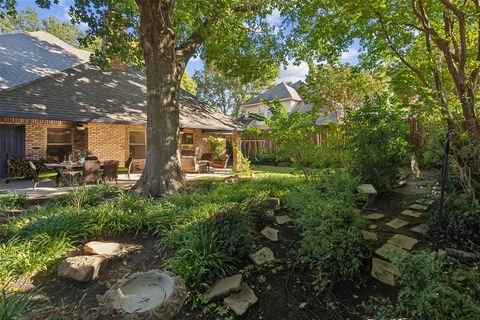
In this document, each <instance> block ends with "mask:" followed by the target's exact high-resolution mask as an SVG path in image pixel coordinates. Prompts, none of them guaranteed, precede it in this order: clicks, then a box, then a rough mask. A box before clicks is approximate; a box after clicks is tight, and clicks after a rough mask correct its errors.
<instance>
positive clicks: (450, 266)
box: [377, 251, 480, 320]
mask: <svg viewBox="0 0 480 320" xmlns="http://www.w3.org/2000/svg"><path fill="white" fill-rule="evenodd" d="M395 264H396V265H397V266H398V269H399V278H398V283H399V287H400V292H399V294H398V298H397V302H396V304H395V306H391V309H390V314H388V313H386V312H385V308H381V310H383V312H382V313H383V314H381V315H377V318H379V319H391V318H392V317H393V318H399V317H400V318H402V317H408V318H412V319H472V320H473V319H478V318H479V317H480V305H479V304H478V300H477V298H478V295H479V293H480V286H479V280H480V276H479V275H480V273H479V271H478V267H473V268H467V267H464V266H461V265H459V264H458V262H455V261H453V260H446V259H445V258H442V257H440V258H438V259H437V258H435V257H434V256H432V255H431V254H429V253H427V252H425V251H423V252H418V253H415V254H411V255H406V256H405V257H404V258H402V259H398V260H397V261H395Z"/></svg>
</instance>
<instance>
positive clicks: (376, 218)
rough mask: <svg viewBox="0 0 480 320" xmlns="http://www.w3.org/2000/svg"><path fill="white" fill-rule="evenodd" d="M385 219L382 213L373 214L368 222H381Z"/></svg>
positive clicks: (369, 216)
mask: <svg viewBox="0 0 480 320" xmlns="http://www.w3.org/2000/svg"><path fill="white" fill-rule="evenodd" d="M383 218H385V215H384V214H381V213H371V214H369V215H368V216H367V219H368V220H380V219H383Z"/></svg>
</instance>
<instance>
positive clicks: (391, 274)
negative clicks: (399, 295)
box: [371, 258, 398, 286]
mask: <svg viewBox="0 0 480 320" xmlns="http://www.w3.org/2000/svg"><path fill="white" fill-rule="evenodd" d="M371 274H372V277H374V278H375V279H377V280H378V281H380V282H383V283H385V284H388V285H390V286H395V284H396V282H395V275H397V274H398V270H397V268H396V267H395V266H394V265H392V264H391V263H389V262H387V261H385V260H382V259H378V258H373V259H372V273H371Z"/></svg>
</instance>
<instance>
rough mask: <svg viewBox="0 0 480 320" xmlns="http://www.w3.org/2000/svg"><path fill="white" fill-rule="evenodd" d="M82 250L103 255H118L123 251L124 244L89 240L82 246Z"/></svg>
mask: <svg viewBox="0 0 480 320" xmlns="http://www.w3.org/2000/svg"><path fill="white" fill-rule="evenodd" d="M83 252H84V253H87V254H101V255H104V256H120V255H122V254H123V253H125V246H124V245H123V244H120V243H117V242H101V241H90V242H89V243H87V244H86V245H85V246H83Z"/></svg>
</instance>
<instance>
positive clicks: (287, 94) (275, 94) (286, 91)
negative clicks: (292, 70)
mask: <svg viewBox="0 0 480 320" xmlns="http://www.w3.org/2000/svg"><path fill="white" fill-rule="evenodd" d="M274 99H280V100H281V99H292V100H296V101H300V100H302V98H301V97H300V96H299V94H298V92H297V91H296V90H295V89H294V88H292V87H290V86H289V85H288V84H286V83H284V82H282V83H279V84H277V85H276V86H275V87H273V88H271V89H268V90H267V91H265V92H263V93H261V94H260V95H258V96H256V97H254V98H252V99H250V100H248V101H247V102H245V103H244V105H249V104H256V103H260V102H262V100H267V101H272V100H274Z"/></svg>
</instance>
